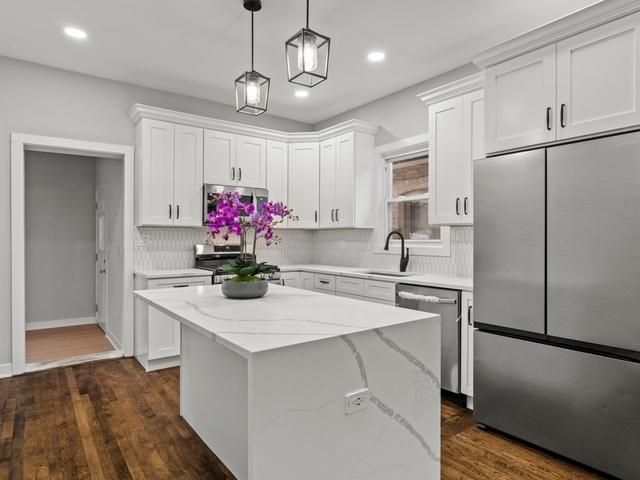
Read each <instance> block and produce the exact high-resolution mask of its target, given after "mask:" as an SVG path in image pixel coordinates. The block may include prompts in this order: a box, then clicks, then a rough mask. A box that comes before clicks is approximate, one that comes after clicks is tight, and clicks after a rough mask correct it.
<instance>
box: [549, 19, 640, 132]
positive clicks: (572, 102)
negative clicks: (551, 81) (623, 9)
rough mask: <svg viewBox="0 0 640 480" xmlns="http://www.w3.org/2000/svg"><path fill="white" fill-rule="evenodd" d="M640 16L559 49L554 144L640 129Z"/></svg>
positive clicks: (561, 44)
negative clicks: (628, 129) (556, 117)
mask: <svg viewBox="0 0 640 480" xmlns="http://www.w3.org/2000/svg"><path fill="white" fill-rule="evenodd" d="M639 28H640V15H638V14H636V15H631V16H629V17H625V18H622V19H620V20H617V21H614V22H611V23H607V24H605V25H602V26H600V27H598V28H594V29H592V30H589V31H587V32H584V33H581V34H579V35H575V36H573V37H570V38H568V39H566V40H563V41H561V42H558V44H557V55H558V57H557V65H558V67H557V68H558V83H557V89H558V101H557V104H558V105H559V106H558V107H557V108H560V109H561V111H560V112H559V115H561V117H560V120H559V121H558V128H557V131H558V139H565V138H572V137H576V136H580V135H588V134H592V133H597V132H605V131H608V130H614V129H617V128H624V127H629V126H633V125H637V124H640V57H639V56H638V52H639V51H640V42H639V34H640V32H639Z"/></svg>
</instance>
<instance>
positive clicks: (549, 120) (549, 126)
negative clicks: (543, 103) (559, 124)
mask: <svg viewBox="0 0 640 480" xmlns="http://www.w3.org/2000/svg"><path fill="white" fill-rule="evenodd" d="M547 130H549V131H551V107H547Z"/></svg>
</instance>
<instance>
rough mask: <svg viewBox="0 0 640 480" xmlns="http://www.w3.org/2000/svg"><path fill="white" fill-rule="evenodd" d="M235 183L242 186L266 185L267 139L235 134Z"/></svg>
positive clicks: (262, 186) (258, 186)
mask: <svg viewBox="0 0 640 480" xmlns="http://www.w3.org/2000/svg"><path fill="white" fill-rule="evenodd" d="M236 149H237V150H236V153H237V158H236V168H237V177H236V180H237V183H238V185H241V186H243V187H253V188H265V187H266V186H267V141H266V140H265V139H264V138H257V137H247V136H244V135H238V136H237V147H236Z"/></svg>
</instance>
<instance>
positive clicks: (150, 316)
mask: <svg viewBox="0 0 640 480" xmlns="http://www.w3.org/2000/svg"><path fill="white" fill-rule="evenodd" d="M210 284H211V275H206V276H199V277H198V276H196V277H188V278H182V277H181V278H163V279H151V280H147V279H146V278H138V277H136V282H135V287H136V289H139V290H145V289H149V290H151V289H156V288H183V287H193V286H198V285H210ZM135 356H136V359H137V360H138V361H139V362H140V364H141V365H142V366H143V367H144V368H145V370H146V371H151V370H158V369H160V368H168V367H174V366H177V365H179V364H180V322H177V321H176V320H174V319H172V318H171V317H169V316H168V315H166V314H164V313H162V312H161V311H159V310H157V309H155V308H153V307H150V306H148V305H147V304H145V303H143V302H142V301H140V300H136V305H135Z"/></svg>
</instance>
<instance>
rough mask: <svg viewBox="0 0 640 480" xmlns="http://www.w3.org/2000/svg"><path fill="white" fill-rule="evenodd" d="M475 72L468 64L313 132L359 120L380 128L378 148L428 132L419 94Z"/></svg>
mask: <svg viewBox="0 0 640 480" xmlns="http://www.w3.org/2000/svg"><path fill="white" fill-rule="evenodd" d="M476 72H478V68H477V67H476V66H475V65H472V64H469V65H465V66H463V67H460V68H457V69H455V70H452V71H450V72H447V73H444V74H442V75H438V76H437V77H433V78H431V79H429V80H426V81H424V82H421V83H418V84H416V85H413V86H411V87H408V88H405V89H404V90H400V91H398V92H395V93H392V94H391V95H387V96H386V97H382V98H379V99H377V100H374V101H373V102H370V103H367V104H365V105H362V106H360V107H357V108H354V109H352V110H349V111H346V112H344V113H341V114H340V115H336V116H335V117H331V118H329V119H327V120H323V121H322V122H320V123H318V124H316V125H314V129H315V130H321V129H323V128H326V127H330V126H332V125H335V124H336V123H339V122H344V121H345V120H350V119H352V118H357V119H358V120H364V121H367V122H371V123H374V124H376V125H380V127H381V128H380V131H379V132H378V135H377V136H376V145H384V144H385V143H390V142H394V141H396V140H401V139H403V138H408V137H413V136H414V135H419V134H421V133H426V132H427V131H428V125H427V123H428V121H427V109H426V107H425V105H424V103H422V102H421V101H420V99H419V98H418V97H417V96H416V95H418V94H420V93H422V92H425V91H427V90H430V89H432V88H435V87H439V86H441V85H444V84H446V83H449V82H453V81H454V80H458V79H460V78H462V77H466V76H468V75H471V74H474V73H476Z"/></svg>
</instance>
